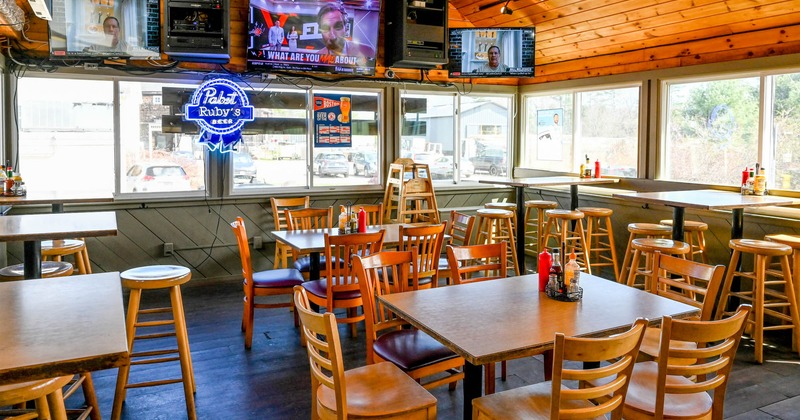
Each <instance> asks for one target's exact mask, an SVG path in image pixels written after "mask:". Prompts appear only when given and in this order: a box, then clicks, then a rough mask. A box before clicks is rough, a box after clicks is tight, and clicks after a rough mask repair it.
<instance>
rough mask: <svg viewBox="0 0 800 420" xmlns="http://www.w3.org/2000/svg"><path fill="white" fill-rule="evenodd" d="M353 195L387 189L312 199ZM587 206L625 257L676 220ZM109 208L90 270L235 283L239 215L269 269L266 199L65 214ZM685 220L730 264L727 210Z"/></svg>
mask: <svg viewBox="0 0 800 420" xmlns="http://www.w3.org/2000/svg"><path fill="white" fill-rule="evenodd" d="M526 198H527V199H544V200H552V201H556V202H558V203H559V207H561V208H568V207H569V203H570V199H569V194H568V192H567V191H566V190H557V191H556V190H536V189H531V190H528V191H527V192H526ZM348 200H353V201H354V202H355V203H377V202H380V201H382V194H381V193H378V192H370V193H365V194H362V195H360V196H359V197H357V198H356V197H320V198H318V199H315V200H313V201H312V206H314V207H327V206H334V209H335V214H337V215H338V208H339V205H342V204H345V203H346V202H347V201H348ZM492 200H500V201H503V200H506V201H513V192H512V191H511V190H508V189H492V188H487V189H481V190H476V191H459V192H449V191H442V192H440V193H438V194H437V202H438V205H439V208H440V210H441V212H442V216H443V219H446V218H447V217H448V215H449V210H450V209H457V210H461V211H465V212H467V213H474V210H475V209H477V208H479V207H480V206H482V204H483V203H485V202H489V201H492ZM580 204H581V205H582V206H597V207H609V208H612V209H613V210H614V216H613V227H614V239H615V242H616V248H617V252H618V254H619V259H620V262H621V260H622V253H623V251H624V250H625V245H626V243H627V240H628V232H627V230H626V226H627V224H628V223H630V222H657V221H658V220H661V219H669V218H671V217H672V212H671V209H670V208H668V207H664V206H650V207H649V208H642V205H641V204H636V203H626V202H624V201H622V200H618V199H612V198H610V197H606V196H594V195H587V194H582V195H581V202H580ZM109 209H112V210H114V211H115V212H116V214H117V224H118V228H119V233H118V235H117V236H109V237H99V238H87V242H88V246H89V255H90V258H91V261H92V269H93V271H95V272H101V271H124V270H126V269H128V268H131V267H137V266H143V265H151V264H180V265H185V266H187V267H190V268H192V271H193V277H194V279H195V280H208V281H211V280H230V279H235V278H238V277H239V275H240V272H241V265H240V261H239V255H238V250H237V247H236V241H235V238H234V236H233V233H232V231H231V229H230V226H229V225H228V224H229V223H230V222H231V221H233V220H234V219H235V218H236V216H242V217H244V219H245V225H246V227H247V231H248V236H249V237H250V238H252V237H253V236H261V237H262V238H263V239H264V244H265V246H264V247H263V248H262V249H259V250H253V251H252V254H253V255H252V256H253V266H254V268H255V269H256V270H264V269H269V268H272V258H273V252H274V244H273V239H272V238H271V236H270V234H269V232H270V231H271V230H273V227H274V221H273V218H272V210H271V208H270V205H269V199H268V198H264V199H236V200H225V201H223V203H222V204H219V203H218V202H215V203H209V204H205V203H203V202H199V203H198V202H195V203H191V204H185V203H183V204H179V203H148V204H147V205H139V204H136V205H134V204H130V203H129V204H122V203H117V204H114V205H107V206H99V207H97V206H86V205H81V206H67V211H68V212H69V211H94V210H109ZM43 211H47V210H46V209H43V208H42V207H38V208H37V207H33V208H31V207H28V208H26V207H17V208H14V209H13V211H12V214H24V213H35V212H43ZM686 218H687V220H700V221H703V222H705V223H708V225H709V228H710V229H709V232H708V233H707V235H706V240H707V247H708V249H709V255H710V258H711V262H712V263H714V264H727V261H728V258H729V251H728V247H727V242H728V239H729V236H730V225H731V217H730V212H693V211H691V210H689V211H687V214H686ZM744 231H745V237H747V238H763V237H764V235H765V234H768V233H790V234H798V233H800V221H797V220H793V219H786V218H778V217H765V216H754V215H751V214H748V212H745V226H744ZM165 242H171V243H173V244H174V248H175V254H174V256H172V257H164V256H163V255H162V254H163V244H164V243H165ZM7 256H8V263H9V264H15V263H19V262H21V261H22V244H21V243H9V244H7Z"/></svg>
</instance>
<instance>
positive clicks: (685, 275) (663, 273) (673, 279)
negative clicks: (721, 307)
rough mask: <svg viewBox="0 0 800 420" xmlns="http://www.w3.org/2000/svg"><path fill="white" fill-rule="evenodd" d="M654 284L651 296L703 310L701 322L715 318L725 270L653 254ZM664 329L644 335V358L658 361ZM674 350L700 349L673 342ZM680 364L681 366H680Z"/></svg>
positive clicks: (685, 343) (657, 329)
mask: <svg viewBox="0 0 800 420" xmlns="http://www.w3.org/2000/svg"><path fill="white" fill-rule="evenodd" d="M652 264H653V267H654V274H653V278H654V281H651V282H650V290H649V291H650V293H653V294H657V295H659V296H663V297H666V298H669V299H672V300H676V301H678V302H681V303H685V304H687V305H692V306H694V307H696V308H698V309H700V316H699V317H698V318H697V319H698V320H700V321H710V320H712V319H713V318H714V304H716V302H717V295H718V294H719V289H720V287H721V286H722V279H723V276H724V275H725V266H724V265H716V266H711V265H707V264H703V263H700V262H695V261H693V260H687V259H683V258H679V257H674V256H671V255H667V254H662V253H661V252H659V251H656V252H654V253H653V262H652ZM660 340H661V329H660V328H655V327H651V328H648V329H647V331H645V333H644V341H642V347H641V348H640V349H639V354H640V355H646V356H649V357H651V358H653V359H656V358H658V351H659V345H660V343H659V341H660ZM672 344H673V347H675V346H677V347H681V348H689V349H691V348H696V347H695V346H694V343H687V342H673V343H672ZM676 363H677V362H676Z"/></svg>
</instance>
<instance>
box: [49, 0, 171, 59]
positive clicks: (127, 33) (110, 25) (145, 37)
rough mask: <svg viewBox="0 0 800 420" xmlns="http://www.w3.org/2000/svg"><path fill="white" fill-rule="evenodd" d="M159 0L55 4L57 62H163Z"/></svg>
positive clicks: (52, 33)
mask: <svg viewBox="0 0 800 420" xmlns="http://www.w3.org/2000/svg"><path fill="white" fill-rule="evenodd" d="M159 10H160V9H159V0H121V1H120V0H117V1H99V2H96V1H88V0H52V14H53V20H51V21H50V22H49V26H50V55H51V56H52V57H54V58H79V59H83V58H92V57H97V58H112V57H126V58H141V59H147V58H159V57H160V56H161V54H160V51H161V31H160V27H159Z"/></svg>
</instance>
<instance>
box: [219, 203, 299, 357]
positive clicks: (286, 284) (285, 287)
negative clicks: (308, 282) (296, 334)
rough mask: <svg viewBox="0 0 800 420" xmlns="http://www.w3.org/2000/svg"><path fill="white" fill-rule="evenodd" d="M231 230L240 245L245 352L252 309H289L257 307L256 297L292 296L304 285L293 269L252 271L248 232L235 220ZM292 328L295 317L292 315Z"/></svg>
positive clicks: (274, 305) (278, 305)
mask: <svg viewBox="0 0 800 420" xmlns="http://www.w3.org/2000/svg"><path fill="white" fill-rule="evenodd" d="M231 228H232V229H233V233H234V235H235V236H236V243H237V244H238V245H239V256H240V258H241V260H242V277H243V279H244V280H243V281H242V288H243V289H244V302H243V303H244V310H243V312H242V331H243V332H244V348H246V349H250V347H251V346H252V345H253V315H254V311H255V308H289V307H291V306H292V302H291V299H290V300H289V302H274V301H271V303H256V301H255V299H256V296H280V295H287V296H292V287H294V286H296V285H298V284H301V283H302V282H303V275H302V274H300V272H299V271H297V270H296V269H294V268H279V269H276V270H266V271H253V264H252V261H251V259H250V247H249V246H248V243H247V231H246V230H245V227H244V220H242V218H241V217H237V218H236V220H235V221H234V222H233V223H231ZM294 323H295V326H297V325H298V323H297V313H296V312H295V314H294Z"/></svg>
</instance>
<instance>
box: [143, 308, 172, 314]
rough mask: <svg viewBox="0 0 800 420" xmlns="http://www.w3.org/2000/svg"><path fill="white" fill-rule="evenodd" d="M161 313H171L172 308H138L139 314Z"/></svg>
mask: <svg viewBox="0 0 800 420" xmlns="http://www.w3.org/2000/svg"><path fill="white" fill-rule="evenodd" d="M162 313H172V309H171V308H150V309H139V314H162Z"/></svg>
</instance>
